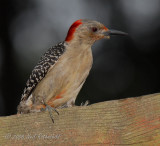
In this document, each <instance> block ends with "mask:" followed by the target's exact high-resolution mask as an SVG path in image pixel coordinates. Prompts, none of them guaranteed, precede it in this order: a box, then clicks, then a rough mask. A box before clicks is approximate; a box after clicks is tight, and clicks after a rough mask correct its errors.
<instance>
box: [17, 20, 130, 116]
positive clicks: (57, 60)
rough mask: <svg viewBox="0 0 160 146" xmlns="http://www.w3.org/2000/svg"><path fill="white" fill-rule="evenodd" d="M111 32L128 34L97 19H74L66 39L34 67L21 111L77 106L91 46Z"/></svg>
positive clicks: (90, 54)
mask: <svg viewBox="0 0 160 146" xmlns="http://www.w3.org/2000/svg"><path fill="white" fill-rule="evenodd" d="M111 35H128V34H127V33H125V32H122V31H118V30H113V29H108V28H107V27H106V26H105V25H104V24H102V23H100V22H98V21H95V20H88V19H79V20H77V21H75V22H74V23H73V24H72V25H71V26H70V28H69V30H68V33H67V36H66V38H65V40H64V41H63V42H60V43H58V44H57V45H55V46H53V47H51V48H49V49H48V50H47V51H46V52H45V53H44V55H43V56H42V57H41V58H40V60H39V62H38V64H37V65H36V66H35V67H34V69H33V70H32V72H31V74H30V76H29V79H28V80H27V82H26V86H25V88H24V91H23V94H22V97H21V101H20V103H19V105H18V107H17V111H18V113H19V114H26V113H32V112H40V111H42V109H45V108H46V107H51V108H53V109H54V110H55V111H56V109H57V108H59V107H72V106H74V105H75V100H76V97H77V95H78V93H79V92H80V89H81V88H82V86H83V84H84V82H85V81H86V78H87V76H88V75H89V72H90V70H91V67H92V64H93V57H92V50H91V46H92V45H93V44H94V43H95V42H96V41H98V40H100V39H110V36H111ZM56 112H57V111H56ZM57 113H58V112H57Z"/></svg>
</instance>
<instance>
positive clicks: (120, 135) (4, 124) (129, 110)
mask: <svg viewBox="0 0 160 146" xmlns="http://www.w3.org/2000/svg"><path fill="white" fill-rule="evenodd" d="M58 111H59V113H60V115H59V116H58V115H57V114H56V113H55V112H53V116H54V119H55V123H54V124H53V123H52V121H51V119H50V117H49V114H48V112H41V113H32V114H25V115H12V116H7V117H0V145H7V146H8V145H9V146H10V145H12V146H14V145H15V146H21V145H28V146H32V145H56V146H57V145H58V146H59V145H60V146H73V145H83V146H86V145H87V146H88V145H91V146H94V145H95V146H96V145H97V146H101V145H108V146H112V145H142V146H152V145H156V146H158V145H160V94H159V93H157V94H152V95H147V96H141V97H135V98H127V99H123V100H114V101H107V102H101V103H97V104H93V105H90V106H86V107H85V106H84V107H78V106H77V107H73V108H66V109H59V110H58Z"/></svg>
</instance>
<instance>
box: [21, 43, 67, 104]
mask: <svg viewBox="0 0 160 146" xmlns="http://www.w3.org/2000/svg"><path fill="white" fill-rule="evenodd" d="M64 51H65V46H64V42H62V43H58V44H57V45H56V46H54V47H51V48H50V49H49V50H48V51H46V52H45V54H44V55H43V56H42V57H41V59H40V61H39V62H38V64H37V65H36V66H35V67H34V69H33V70H32V73H31V75H30V77H29V79H28V81H27V83H26V87H25V88H24V91H23V94H22V98H21V101H25V100H27V99H28V97H29V96H30V94H31V93H32V91H33V90H34V88H35V87H36V86H37V84H38V83H39V82H40V81H41V80H42V79H43V78H44V77H45V75H46V74H47V72H48V71H49V70H50V68H52V67H53V66H54V65H55V64H56V62H57V61H58V59H59V58H60V56H61V55H62V54H63V53H64Z"/></svg>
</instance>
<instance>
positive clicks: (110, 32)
mask: <svg viewBox="0 0 160 146" xmlns="http://www.w3.org/2000/svg"><path fill="white" fill-rule="evenodd" d="M104 35H105V38H110V36H111V35H122V36H127V35H128V33H126V32H123V31H119V30H114V29H109V30H108V31H106V32H105V33H104Z"/></svg>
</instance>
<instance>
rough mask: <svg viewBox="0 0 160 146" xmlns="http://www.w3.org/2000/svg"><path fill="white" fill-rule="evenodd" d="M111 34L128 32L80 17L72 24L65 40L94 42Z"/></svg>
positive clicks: (107, 37) (68, 41)
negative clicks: (112, 28)
mask: <svg viewBox="0 0 160 146" xmlns="http://www.w3.org/2000/svg"><path fill="white" fill-rule="evenodd" d="M111 35H127V33H125V32H122V31H117V30H111V29H108V28H107V27H105V26H104V25H103V24H102V23H100V22H97V21H93V20H86V19H80V20H77V21H75V22H74V23H73V24H72V25H71V27H70V29H69V31H68V34H67V37H66V39H65V41H66V42H67V43H70V42H74V41H79V42H81V43H84V42H86V43H88V44H93V43H94V42H95V41H97V40H100V39H109V38H110V36H111Z"/></svg>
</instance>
